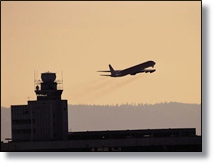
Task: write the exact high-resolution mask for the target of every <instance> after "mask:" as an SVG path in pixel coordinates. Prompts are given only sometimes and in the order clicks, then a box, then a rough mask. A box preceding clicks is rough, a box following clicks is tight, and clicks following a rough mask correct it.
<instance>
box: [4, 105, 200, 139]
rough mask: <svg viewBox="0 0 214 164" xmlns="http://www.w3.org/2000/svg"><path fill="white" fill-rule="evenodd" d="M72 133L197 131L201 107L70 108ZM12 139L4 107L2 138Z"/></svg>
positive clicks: (94, 106) (7, 114)
mask: <svg viewBox="0 0 214 164" xmlns="http://www.w3.org/2000/svg"><path fill="white" fill-rule="evenodd" d="M68 121H69V131H73V132H74V131H98V130H127V129H130V130H131V129H162V128H196V134H197V135H201V105H200V104H184V103H177V102H170V103H158V104H137V105H135V104H122V105H68ZM10 137H11V116H10V108H5V107H1V138H2V140H4V139H5V138H10Z"/></svg>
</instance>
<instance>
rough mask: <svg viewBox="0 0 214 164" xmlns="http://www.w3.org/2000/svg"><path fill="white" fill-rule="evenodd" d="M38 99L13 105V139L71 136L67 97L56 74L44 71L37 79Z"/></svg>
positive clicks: (36, 90) (54, 139)
mask: <svg viewBox="0 0 214 164" xmlns="http://www.w3.org/2000/svg"><path fill="white" fill-rule="evenodd" d="M35 82H36V83H35V84H36V85H35V93H36V96H37V100H36V101H28V105H12V106H11V115H12V141H57V140H67V138H68V107H67V100H62V99H61V94H62V92H63V90H62V89H60V87H59V86H58V85H60V84H61V82H62V81H60V80H58V81H57V80H56V73H51V72H45V73H41V80H37V81H35Z"/></svg>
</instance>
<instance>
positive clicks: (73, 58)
mask: <svg viewBox="0 0 214 164" xmlns="http://www.w3.org/2000/svg"><path fill="white" fill-rule="evenodd" d="M1 4H2V6H1V19H2V20H1V23H2V29H1V30H2V31H1V34H2V37H1V55H2V57H1V59H2V60H1V62H2V63H1V64H2V66H1V73H2V75H1V89H2V91H1V103H2V104H1V105H2V106H6V107H8V106H10V105H17V104H26V103H27V100H28V98H27V97H30V99H31V100H35V99H36V96H35V93H34V70H38V72H46V71H50V72H57V73H59V74H60V73H61V71H63V80H64V83H63V89H64V92H63V94H62V97H63V99H68V103H69V104H80V103H81V104H116V103H118V104H121V103H159V102H165V101H166V102H170V101H177V102H184V103H201V2H200V1H195V2H194V1H192V2H191V1H188V2H185V1H180V2H179V1H177V2H176V1H172V2H158V1H153V2H148V1H145V2H144V1H139V2H122V1H121V2H57V1H56V2H31V1H29V2H23V1H22V2H5V1H3V2H2V3H1ZM147 60H153V61H155V62H156V65H155V68H156V69H157V71H156V72H154V73H152V74H149V73H148V74H143V73H142V74H137V75H136V76H125V77H121V78H111V77H101V76H99V73H98V72H96V71H97V70H108V64H111V65H112V66H113V67H114V69H124V68H127V67H130V66H133V65H136V64H139V63H142V62H145V61H147ZM60 76H61V75H60Z"/></svg>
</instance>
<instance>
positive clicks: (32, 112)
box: [1, 72, 202, 152]
mask: <svg viewBox="0 0 214 164" xmlns="http://www.w3.org/2000/svg"><path fill="white" fill-rule="evenodd" d="M41 79H42V80H41V81H39V82H38V85H37V86H36V88H35V89H36V90H35V92H36V95H37V100H36V101H28V105H14V106H11V120H12V124H11V129H12V141H9V142H8V143H3V142H1V151H6V152H10V151H12V152H14V151H25V152H26V151H27V152H28V151H73V152H95V151H107V152H108V151H112V152H115V151H125V152H139V151H140V152H177V151H178V152H184V151H185V152H201V151H202V140H201V136H197V135H196V130H195V129H194V128H186V129H151V130H150V129H148V130H117V131H90V132H88V131H87V132H68V111H67V100H61V94H62V91H63V90H60V89H58V87H57V84H58V83H57V81H55V79H56V75H55V73H50V72H47V73H42V76H41Z"/></svg>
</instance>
